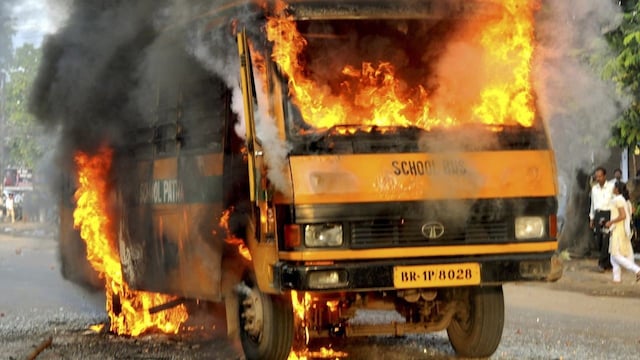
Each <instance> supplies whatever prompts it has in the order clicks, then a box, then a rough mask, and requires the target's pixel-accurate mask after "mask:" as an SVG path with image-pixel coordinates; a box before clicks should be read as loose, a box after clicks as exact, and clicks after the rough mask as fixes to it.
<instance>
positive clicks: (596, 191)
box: [589, 167, 614, 272]
mask: <svg viewBox="0 0 640 360" xmlns="http://www.w3.org/2000/svg"><path fill="white" fill-rule="evenodd" d="M594 177H595V180H596V184H595V185H593V187H592V188H591V208H590V210H589V227H591V229H593V230H594V231H595V239H596V246H597V247H598V251H599V252H600V255H599V257H598V270H599V271H601V272H604V271H605V270H607V269H611V260H610V258H609V234H608V233H605V232H603V231H602V230H603V228H604V224H605V223H606V222H607V221H609V220H610V219H611V199H612V198H613V185H614V184H613V183H612V182H610V181H607V170H605V169H604V168H603V167H598V168H597V169H596V171H595V172H594Z"/></svg>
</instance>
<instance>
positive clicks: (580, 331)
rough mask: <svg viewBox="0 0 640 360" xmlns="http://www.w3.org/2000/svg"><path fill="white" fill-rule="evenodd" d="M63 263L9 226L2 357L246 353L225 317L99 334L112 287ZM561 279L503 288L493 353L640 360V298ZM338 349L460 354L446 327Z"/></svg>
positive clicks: (4, 233)
mask: <svg viewBox="0 0 640 360" xmlns="http://www.w3.org/2000/svg"><path fill="white" fill-rule="evenodd" d="M58 267H59V266H58V261H57V254H56V242H55V241H54V240H53V236H52V233H51V231H50V230H47V229H35V230H34V229H29V228H23V229H14V228H8V227H6V224H0V359H2V360H4V359H7V360H8V359H25V358H28V356H29V355H32V354H34V351H35V350H36V348H37V347H38V345H43V346H44V347H45V348H44V350H43V351H42V352H40V353H39V354H38V356H37V359H39V360H41V359H83V360H88V359H100V360H102V359H124V358H126V359H242V353H241V351H240V350H239V349H238V347H237V346H234V344H231V343H230V342H229V341H227V340H226V338H225V337H224V330H223V325H222V324H220V326H216V325H215V324H214V325H213V326H212V328H215V329H213V331H197V330H194V331H192V332H190V333H187V334H184V335H180V336H168V335H147V336H142V337H139V338H126V337H117V336H114V335H111V334H107V333H96V332H94V331H91V330H89V329H88V327H89V326H90V325H92V324H96V323H101V322H104V321H105V320H106V314H105V311H104V297H103V294H102V293H100V292H93V293H92V292H88V291H86V290H84V289H82V288H80V287H78V286H76V285H74V284H71V283H69V282H67V281H65V280H64V279H62V278H61V276H60V275H59V268H58ZM594 276H595V275H594ZM603 279H605V278H603ZM558 285H560V286H558ZM562 285H563V283H562V282H560V283H557V284H555V285H552V284H549V285H546V284H545V285H540V284H537V285H531V284H509V285H506V286H505V287H504V292H505V303H506V323H505V329H504V333H503V339H502V343H501V345H500V347H499V348H498V350H497V352H496V353H495V354H494V356H492V357H491V359H633V358H637V356H638V355H637V352H638V350H639V349H640V321H639V320H638V319H640V299H639V298H637V297H628V296H627V297H621V296H613V297H612V296H593V295H587V294H584V293H582V292H577V291H564V290H562V289H561V288H562ZM629 286H633V285H629ZM637 286H638V287H640V285H637ZM559 288H560V289H559ZM567 288H570V287H569V286H568V287H567ZM362 315H363V317H364V318H365V319H366V318H367V317H368V316H371V317H372V318H378V317H379V316H380V314H377V313H375V314H374V313H372V314H367V313H363V314H362ZM49 339H51V343H50V345H49V344H48V343H47V340H49ZM332 346H334V348H335V349H336V350H340V351H342V352H343V353H345V354H348V356H345V357H343V358H349V359H367V360H377V359H390V360H395V359H397V360H400V359H402V360H406V359H451V358H455V354H454V352H453V349H452V348H451V346H450V345H449V343H448V340H447V337H446V333H445V332H440V333H435V334H429V335H415V336H406V337H403V338H392V337H374V338H362V339H352V340H351V341H350V342H348V343H344V344H333V345H332Z"/></svg>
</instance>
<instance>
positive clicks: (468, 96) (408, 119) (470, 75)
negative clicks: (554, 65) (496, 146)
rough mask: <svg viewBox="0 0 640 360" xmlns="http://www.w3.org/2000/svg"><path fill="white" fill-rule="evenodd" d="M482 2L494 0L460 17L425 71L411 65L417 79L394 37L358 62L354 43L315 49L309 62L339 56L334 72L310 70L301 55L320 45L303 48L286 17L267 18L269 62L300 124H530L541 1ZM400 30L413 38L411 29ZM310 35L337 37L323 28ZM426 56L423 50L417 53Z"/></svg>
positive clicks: (304, 44)
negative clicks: (377, 55) (379, 52)
mask: <svg viewBox="0 0 640 360" xmlns="http://www.w3.org/2000/svg"><path fill="white" fill-rule="evenodd" d="M483 1H484V3H489V4H490V5H493V6H492V7H491V9H493V10H492V13H491V14H489V15H486V14H485V16H480V15H479V16H474V14H469V16H466V17H465V18H464V19H459V20H458V21H459V23H457V25H456V26H455V27H453V26H452V29H451V30H450V32H451V33H450V34H447V35H446V36H447V40H446V41H445V40H443V42H442V45H441V46H442V47H445V49H444V51H440V49H438V51H440V52H441V53H438V54H437V56H435V57H436V58H437V59H436V60H429V61H432V62H430V63H429V64H428V65H429V67H432V68H433V69H431V70H430V71H431V73H428V74H424V70H425V69H424V68H425V67H427V66H426V65H425V64H426V63H419V64H418V65H417V66H418V67H422V68H423V69H420V70H421V72H420V71H419V72H417V73H419V74H422V75H423V76H424V78H419V79H407V77H411V76H412V75H407V74H415V73H416V71H413V72H411V71H406V70H407V69H406V68H407V67H408V65H407V63H406V61H404V63H403V61H402V60H403V59H404V60H406V56H405V54H404V52H403V51H404V50H406V49H404V50H401V49H395V48H394V45H395V44H393V42H388V43H385V44H386V45H384V46H385V48H384V50H383V51H384V53H385V54H387V55H388V60H384V61H381V60H379V59H377V60H371V59H366V58H363V57H362V56H360V57H359V59H360V62H357V63H354V62H353V61H352V60H346V59H353V58H355V57H358V54H357V52H358V51H360V52H366V51H365V50H362V49H360V50H357V46H355V45H353V46H351V48H352V50H350V51H349V47H348V46H341V47H339V50H335V49H331V48H330V47H327V46H325V47H317V48H320V49H321V50H320V51H322V52H323V53H322V54H317V53H316V54H313V55H312V56H311V59H314V60H317V59H318V58H320V59H321V60H320V61H323V60H322V58H330V59H331V61H335V59H338V62H340V59H342V58H344V59H345V60H344V61H342V63H341V64H342V65H340V66H338V67H337V68H335V69H331V68H330V69H326V67H322V68H321V69H315V70H313V69H310V67H309V66H307V65H309V64H307V63H306V60H305V59H306V58H305V56H304V54H305V51H309V52H312V51H318V50H317V49H316V50H313V49H309V47H310V46H309V42H310V41H313V39H311V38H309V36H308V38H305V37H304V36H303V35H302V34H301V32H300V31H299V29H298V26H297V24H296V22H295V21H294V20H293V19H292V18H290V17H271V18H269V20H268V23H267V38H268V39H269V41H271V42H273V52H272V58H273V60H274V61H275V62H276V63H277V64H278V66H279V67H280V69H281V71H282V72H283V73H284V74H285V75H286V76H287V78H288V82H289V92H290V95H291V97H292V100H293V102H294V103H295V104H296V105H297V106H298V108H299V110H300V112H301V115H302V117H303V119H304V121H305V122H307V123H308V124H310V125H312V126H314V127H315V128H329V127H332V126H335V125H343V126H344V125H357V126H359V127H363V126H364V127H371V126H380V127H384V126H401V127H406V126H417V127H420V128H424V129H430V128H433V127H450V126H455V125H462V124H487V125H491V126H494V127H500V126H504V125H522V126H525V127H530V126H532V125H533V123H534V120H535V119H534V117H535V110H534V98H533V94H532V86H531V63H532V58H533V49H534V45H533V41H534V12H535V10H536V9H537V8H538V5H539V4H538V3H539V0H483ZM353 23H354V24H355V23H357V21H353ZM399 26H401V25H399ZM368 31H370V30H368ZM400 31H405V33H406V37H407V38H411V37H412V34H411V31H410V30H409V31H407V29H401V30H400ZM310 36H311V37H313V38H331V37H336V38H338V37H339V36H338V35H336V36H334V35H333V34H327V33H322V34H320V35H318V34H312V35H310ZM340 36H342V35H340ZM422 45H423V44H421V43H420V42H418V41H416V42H415V43H414V44H412V45H411V46H413V47H414V48H415V49H418V50H420V47H421V46H422ZM438 46H440V45H438ZM415 49H412V50H411V51H415ZM345 52H350V53H345ZM418 53H419V52H418ZM419 54H422V53H419ZM396 55H398V56H396ZM365 56H366V55H365ZM429 56H431V55H430V54H429V55H427V54H426V53H424V54H423V55H422V58H428V57H429ZM422 58H420V60H419V61H422ZM394 59H395V62H397V63H398V64H396V63H394ZM398 59H401V60H398ZM314 60H311V61H314ZM349 61H351V63H349ZM425 61H426V60H425ZM400 66H402V67H403V68H405V69H404V74H405V75H404V78H403V77H401V76H399V70H398V67H400ZM409 70H411V69H409ZM413 70H415V69H413ZM328 73H331V74H330V75H327V74H328ZM336 79H337V80H336ZM325 80H326V81H325ZM336 82H339V85H338V86H336V85H335V83H336ZM434 82H436V83H437V85H436V86H434Z"/></svg>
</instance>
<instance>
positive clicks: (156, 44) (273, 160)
mask: <svg viewBox="0 0 640 360" xmlns="http://www.w3.org/2000/svg"><path fill="white" fill-rule="evenodd" d="M224 3H225V2H224V1H219V0H218V1H201V2H188V3H187V2H184V1H177V0H160V1H156V0H141V1H134V2H130V1H119V0H111V1H103V0H88V1H79V0H78V1H72V2H70V1H67V0H65V1H59V2H58V5H57V8H64V7H69V11H70V14H69V16H68V19H67V22H66V24H65V26H64V27H62V28H61V29H60V31H59V32H58V33H56V34H54V35H52V36H50V37H49V38H48V39H47V40H46V41H45V44H44V59H43V62H42V67H41V69H40V72H39V75H38V78H37V79H36V84H35V87H34V91H33V93H32V98H31V107H32V111H33V112H34V113H35V114H36V116H37V117H38V118H39V119H40V120H41V121H42V123H43V124H45V125H48V126H50V127H51V128H52V129H59V131H60V132H61V140H60V146H59V159H60V160H59V161H60V162H61V165H62V168H64V169H69V167H70V160H71V159H72V156H73V155H72V154H73V153H74V152H75V151H77V150H83V151H87V152H93V151H95V149H96V147H98V146H100V145H102V144H109V145H112V146H118V145H122V139H125V138H126V137H127V136H128V135H129V134H128V133H129V132H131V129H134V128H136V127H138V128H139V127H143V126H148V125H149V124H151V123H153V122H154V121H157V120H158V119H157V118H154V117H153V115H152V113H153V109H154V106H155V105H156V103H157V101H159V100H158V94H157V89H158V88H171V87H172V86H173V87H175V85H177V84H184V83H185V82H188V81H192V80H194V79H197V78H198V77H204V76H205V75H203V74H204V73H209V74H210V75H211V76H214V77H217V78H218V79H219V80H220V81H221V82H222V83H223V84H224V85H225V86H226V88H227V89H229V91H230V92H231V93H232V95H233V105H232V106H233V111H234V112H235V113H236V114H237V116H238V119H239V121H238V124H237V126H236V128H237V130H238V133H239V134H240V135H242V134H243V132H244V120H243V117H244V113H243V110H242V109H243V104H242V96H241V92H240V88H239V83H240V80H239V74H240V68H239V61H238V54H237V45H236V39H235V37H234V36H233V31H232V30H233V29H234V28H232V26H233V27H236V28H245V29H247V32H248V33H249V36H250V37H253V38H259V36H262V35H261V32H260V26H261V25H262V22H261V21H262V20H261V18H260V16H261V15H259V12H257V11H255V8H254V7H252V6H255V5H251V4H253V2H251V1H247V3H246V6H245V7H234V10H233V12H231V11H232V10H229V9H226V10H225V9H223V10H224V11H226V12H225V13H224V18H223V19H221V18H215V17H214V16H213V15H212V14H215V13H216V12H218V11H220V10H221V9H219V7H220V6H221V5H223V4H224ZM175 95H176V96H179V94H175ZM196 95H197V94H196ZM196 95H194V96H196ZM160 100H161V99H160ZM257 111H258V112H259V114H258V116H257V119H256V121H257V128H258V137H260V138H261V141H262V142H263V146H265V147H268V148H271V149H280V150H278V151H274V152H273V153H274V154H278V155H277V156H270V157H268V158H267V161H269V162H270V165H271V166H270V168H271V169H280V168H281V165H280V164H279V162H281V161H282V159H283V158H284V156H283V155H282V154H284V153H286V149H287V147H286V145H285V144H283V143H281V142H280V141H279V140H275V141H274V140H272V139H277V137H274V136H273V131H272V130H273V128H274V125H273V124H272V121H271V119H270V118H269V117H268V116H265V115H264V114H265V110H264V108H259V109H258V110H257ZM260 114H262V115H260ZM220 126H222V124H221V125H220ZM189 130H190V131H191V132H198V131H199V130H200V129H193V128H192V129H189ZM220 131H222V129H220ZM271 174H272V175H273V181H274V183H275V185H276V186H277V187H278V188H280V189H282V188H283V187H284V186H286V183H284V181H285V180H284V179H281V178H280V177H279V176H277V175H279V171H275V170H270V175H271Z"/></svg>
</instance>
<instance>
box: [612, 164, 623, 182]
mask: <svg viewBox="0 0 640 360" xmlns="http://www.w3.org/2000/svg"><path fill="white" fill-rule="evenodd" d="M618 181H620V182H623V181H622V170H621V169H620V168H616V169H614V170H613V179H611V180H609V182H610V183H611V184H613V185H615V184H616V183H617V182H618Z"/></svg>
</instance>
